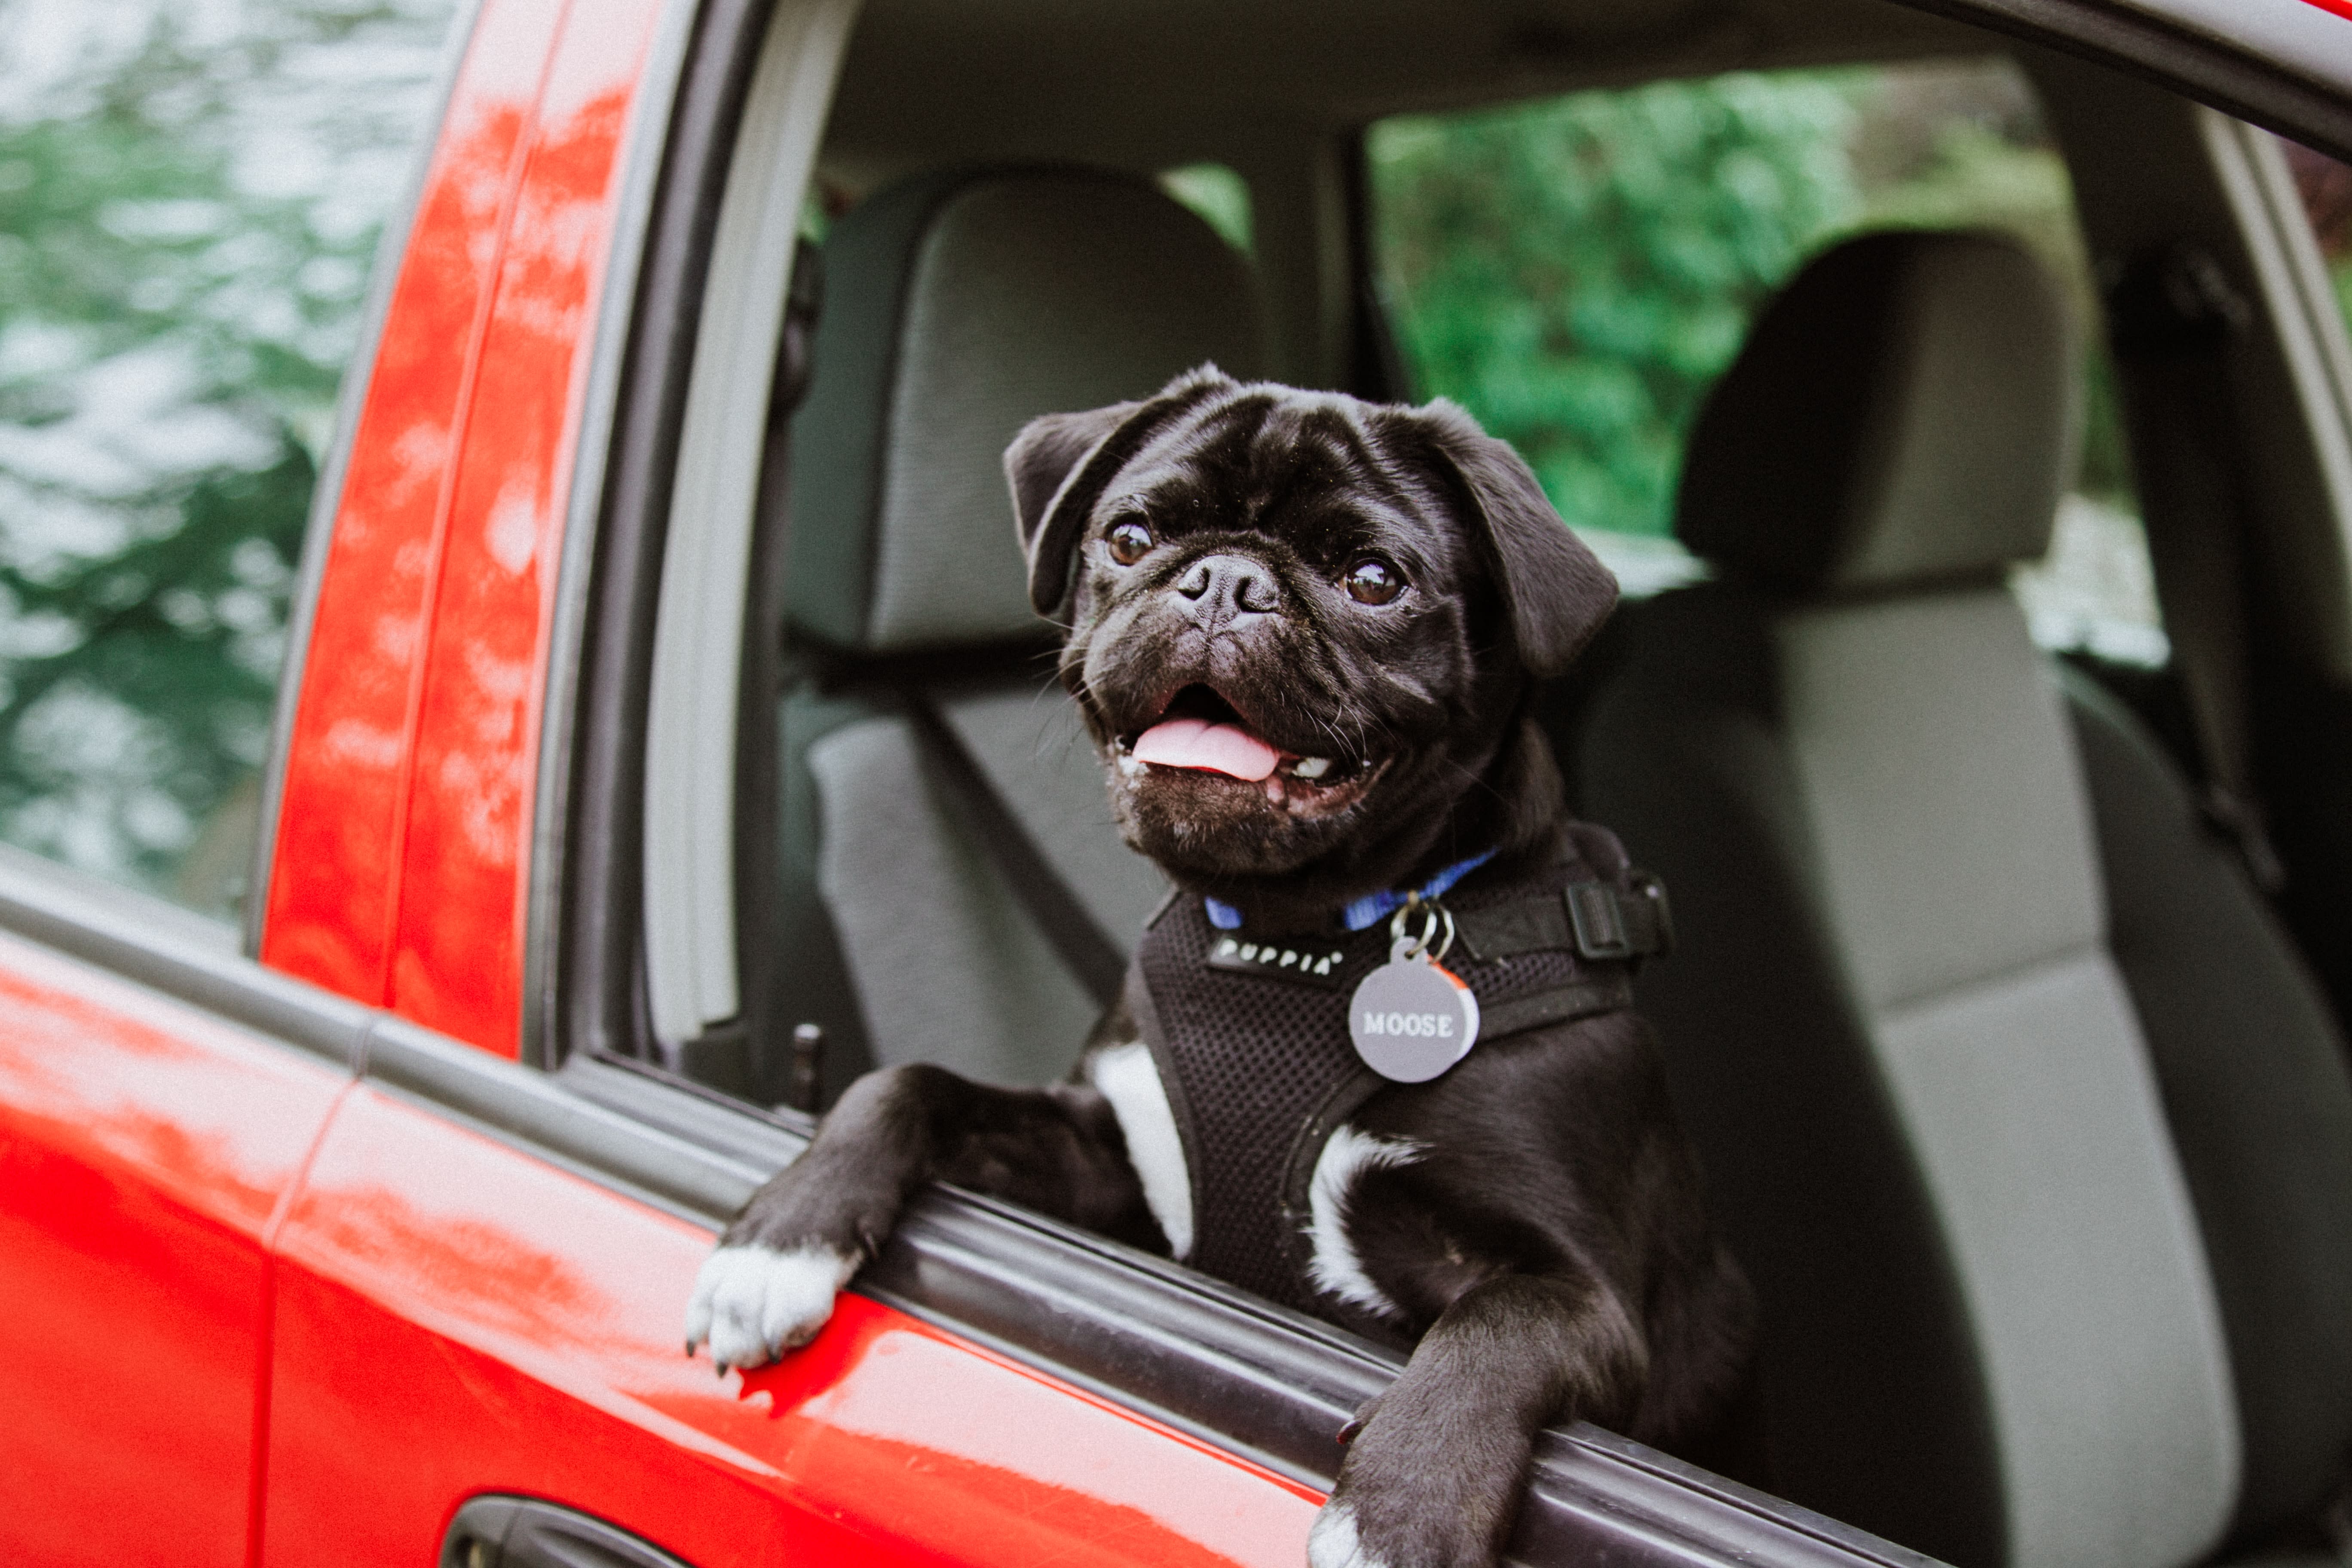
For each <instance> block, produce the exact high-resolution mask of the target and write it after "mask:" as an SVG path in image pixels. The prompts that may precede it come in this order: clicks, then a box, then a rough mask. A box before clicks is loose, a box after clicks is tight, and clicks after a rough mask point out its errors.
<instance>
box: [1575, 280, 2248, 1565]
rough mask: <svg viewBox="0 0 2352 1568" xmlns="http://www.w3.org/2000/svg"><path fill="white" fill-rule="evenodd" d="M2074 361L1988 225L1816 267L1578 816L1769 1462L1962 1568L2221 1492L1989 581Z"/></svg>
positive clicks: (2125, 1556)
mask: <svg viewBox="0 0 2352 1568" xmlns="http://www.w3.org/2000/svg"><path fill="white" fill-rule="evenodd" d="M2073 373H2074V337H2073V334H2072V332H2071V331H2069V330H2068V326H2067V322H2066V321H2065V317H2064V312H2063V308H2062V305H2061V302H2060V301H2059V300H2058V298H2057V296H2056V293H2055V291H2054V289H2053V288H2052V286H2051V285H2050V284H2049V282H2048V281H2047V280H2046V279H2043V278H2042V276H2041V274H2040V272H2039V270H2038V268H2036V267H2035V266H2034V265H2033V263H2032V261H2031V259H2030V258H2027V257H2026V256H2025V255H2024V254H2023V253H2022V252H2021V251H2020V250H2018V249H2017V248H2016V247H2013V246H2011V245H2009V244H2007V243H2005V242H2002V241H1999V240H1995V239H1992V238H1990V237H1971V236H1952V235H1924V234H1906V235H1881V236H1873V237H1866V238H1864V239H1861V240H1857V241H1854V242H1852V243H1850V244H1848V245H1846V246H1844V247H1840V248H1839V249H1838V250H1835V251H1833V252H1832V253H1831V254H1830V255H1828V256H1827V257H1825V258H1822V259H1821V260H1819V261H1817V262H1815V263H1814V264H1813V265H1812V266H1811V268H1808V269H1807V271H1806V272H1805V274H1804V275H1803V276H1802V277H1801V278H1800V279H1798V280H1797V281H1796V282H1795V283H1793V284H1792V285H1791V286H1790V289H1788V290H1787V292H1786V293H1785V294H1784V295H1783V296H1782V297H1781V298H1780V300H1778V301H1776V302H1775V304H1774V305H1773V306H1772V308H1771V309H1770V310H1769V311H1768V312H1767V314H1766V316H1765V317H1764V319H1763V320H1762V321H1760V322H1759V325H1758V327H1757V329H1756V331H1755V333H1754V336H1753V338H1752V339H1751V341H1750V343H1749V345H1748V349H1747V351H1746V353H1744V355H1743V356H1742V358H1741V360H1740V362H1739V363H1738V365H1737V366H1735V367H1734V369H1733V370H1732V371H1731V373H1730V374H1728V375H1727V376H1726V377H1725V379H1724V381H1723V383H1722V384H1720V385H1719V386H1718V388H1717V391H1716V393H1715V394H1714V395H1713V396H1712V398H1711V399H1710V402H1709V405H1708V406H1707V409H1706V413H1705V414H1704V415H1703V416H1702V418H1701V421H1700V424H1699V426H1698V428H1697V430H1696V434H1695V435H1694V437H1693V441H1692V447H1691V451H1690V456H1689V458H1688V464H1687V468H1686V471H1685V479H1684V482H1683V490H1682V499H1681V515H1680V518H1679V520H1678V527H1679V529H1680V531H1681V532H1682V534H1683V536H1684V538H1685V542H1688V543H1689V544H1690V545H1691V546H1692V547H1693V549H1694V550H1695V551H1696V552H1699V553H1700V554H1702V555H1704V556H1706V557H1707V558H1709V559H1710V560H1711V561H1712V562H1714V563H1715V564H1716V565H1717V569H1718V570H1719V572H1720V573H1721V574H1722V581H1719V582H1717V583H1715V584H1707V585H1705V586H1702V587H1700V588H1696V589H1693V590H1688V591H1685V592H1684V593H1681V594H1677V595H1669V596H1667V597H1666V598H1665V599H1664V600H1661V601H1659V602H1657V603H1656V604H1655V605H1652V606H1648V607H1647V611H1646V613H1643V614H1641V615H1637V616H1634V617H1633V618H1632V620H1631V621H1630V622H1629V624H1628V626H1626V627H1625V628H1624V632H1623V636H1622V643H1621V647H1622V656H1623V662H1622V666H1621V668H1620V672H1619V675H1618V677H1617V678H1616V679H1614V680H1613V681H1612V684H1611V685H1610V686H1609V687H1608V688H1607V689H1605V690H1604V691H1603V692H1602V693H1601V695H1600V696H1599V697H1598V699H1597V700H1596V702H1595V705H1594V707H1593V709H1592V710H1591V722H1590V724H1589V726H1588V728H1587V731H1586V733H1585V735H1584V737H1583V741H1582V745H1581V749H1580V763H1581V770H1580V771H1581V775H1582V778H1583V782H1584V786H1585V787H1584V802H1583V804H1584V805H1585V806H1586V808H1587V809H1588V810H1590V811H1591V814H1592V815H1593V816H1595V817H1596V818H1597V819H1599V820H1601V821H1604V822H1608V823H1610V824H1611V825H1612V826H1615V827H1617V828H1618V829H1619V830H1620V831H1621V832H1622V834H1623V835H1624V837H1625V838H1626V840H1627V842H1628V843H1629V845H1631V846H1633V848H1634V849H1635V852H1636V853H1637V854H1639V855H1640V856H1642V857H1643V858H1644V859H1645V861H1646V862H1647V863H1649V864H1652V865H1654V866H1656V867H1657V868H1659V869H1660V870H1661V871H1662V872H1663V873H1664V875H1665V877H1666V879H1667V882H1668V884H1669V885H1670V886H1672V887H1673V888H1674V889H1675V901H1676V906H1677V913H1678V917H1679V921H1678V923H1679V924H1681V925H1682V926H1683V927H1684V929H1685V942H1684V949H1683V952H1682V953H1681V954H1680V955H1678V956H1677V957H1676V958H1675V960H1674V962H1673V963H1670V964H1666V965H1663V966H1660V967H1659V969H1658V970H1656V971H1655V972H1654V974H1652V975H1646V976H1644V979H1643V992H1642V999H1643V1005H1644V1007H1645V1008H1646V1009H1648V1010H1649V1011H1650V1012H1651V1013H1652V1015H1653V1016H1654V1018H1655V1020H1656V1022H1657V1023H1658V1025H1659V1026H1660V1029H1661V1030H1662V1032H1663V1034H1664V1039H1665V1042H1666V1047H1667V1051H1668V1055H1669V1060H1670V1070H1671V1071H1672V1073H1673V1075H1674V1078H1675V1087H1676V1091H1677V1095H1678V1098H1679V1099H1680V1100H1681V1102H1682V1103H1683V1105H1684V1108H1685V1114H1686V1115H1687V1116H1688V1118H1689V1120H1690V1121H1691V1122H1692V1124H1693V1130H1694V1131H1695V1132H1696V1134H1697V1135H1698V1138H1699V1141H1700V1145H1701V1149H1702V1152H1703V1155H1704V1157H1705V1159H1706V1165H1707V1170H1708V1174H1709V1177H1710V1191H1711V1193H1712V1194H1714V1201H1715V1203H1716V1205H1717V1208H1718V1209H1719V1210H1720V1211H1721V1215H1722V1219H1723V1222H1724V1224H1725V1226H1726V1228H1727V1232H1728V1234H1729V1236H1730V1238H1731V1241H1732V1245H1733V1247H1734V1250H1735V1251H1736V1252H1738V1255H1739V1256H1740V1257H1741V1258H1742V1259H1743V1260H1744V1261H1745V1262H1746V1263H1747V1264H1748V1267H1749V1268H1750V1270H1751V1272H1752V1273H1753V1274H1754V1275H1755V1277H1756V1282H1757V1284H1758V1287H1759V1295H1760V1297H1761V1300H1762V1302H1763V1309H1764V1313H1765V1327H1764V1341H1765V1345H1766V1352H1765V1362H1764V1367H1763V1375H1764V1381H1765V1397H1766V1404H1767V1407H1768V1413H1769V1414H1768V1424H1769V1441H1770V1444H1771V1447H1772V1453H1773V1461H1774V1466H1775V1471H1776V1479H1777V1480H1778V1481H1779V1482H1780V1485H1781V1486H1782V1487H1783V1488H1784V1489H1787V1491H1788V1492H1789V1494H1790V1496H1792V1497H1794V1498H1797V1499H1798V1500H1802V1501H1807V1502H1810V1503H1812V1504H1813V1505H1814V1506H1817V1507H1821V1508H1823V1509H1825V1510H1828V1511H1830V1512H1832V1513H1835V1514H1838V1515H1839V1516H1841V1517H1844V1518H1848V1519H1852V1520H1853V1521H1856V1522H1859V1523H1862V1524H1864V1525H1865V1526H1868V1527H1870V1528H1873V1529H1875V1530H1878V1531H1882V1532H1884V1533H1886V1534H1888V1535H1890V1536H1892V1537H1893V1538H1895V1539H1896V1540H1898V1541H1902V1542H1905V1543H1906V1544H1908V1545H1911V1546H1915V1547H1917V1548H1919V1549H1921V1550H1923V1551H1927V1552H1932V1553H1935V1554H1937V1555H1940V1556H1944V1557H1946V1558H1948V1559H1949V1560H1951V1561H1953V1562H1956V1563H1962V1564H1966V1565H1967V1568H1993V1565H1995V1564H2013V1565H2018V1568H2177V1565H2179V1564H2181V1563H2189V1562H2191V1561H2193V1560H2195V1559H2196V1558H2198V1557H2199V1556H2200V1554H2202V1553H2204V1552H2207V1551H2208V1550H2209V1549H2210V1548H2211V1547H2212V1546H2213V1545H2214V1544H2215V1542H2217V1541H2218V1540H2219V1539H2220V1538H2221V1534H2222V1532H2223V1531H2224V1528H2225V1526H2226V1525H2227V1524H2228V1522H2229V1521H2230V1519H2231V1513H2232V1510H2233V1507H2234V1505H2235V1502H2236V1499H2237V1495H2238V1488H2239V1474H2240V1445H2239V1427H2238V1420H2237V1412H2236V1408H2235V1403H2234V1393H2233V1389H2232V1384H2231V1368H2230V1363H2229V1359H2228V1355H2227V1352H2226V1351H2225V1348H2224V1339H2223V1331H2222V1328H2221V1321H2220V1316H2219V1312H2218V1309H2217V1306H2216V1302H2215V1298H2214V1292H2213V1289H2212V1284H2211V1278H2210V1271H2209V1268H2208V1264H2207V1260H2206V1256H2205V1250H2204V1247H2203V1245H2202V1241H2201V1238H2200V1232H2199V1227H2198V1222H2197V1218H2196V1215H2195V1214H2194V1212H2193V1211H2192V1208H2191V1205H2190V1201H2189V1194H2188V1192H2187V1189H2186V1186H2185V1184H2184V1182H2183V1179H2182V1175H2181V1171H2180V1166H2179V1161H2178V1159H2177V1157H2176V1154H2175V1151H2174V1146H2173V1142H2172V1140H2171V1137H2170V1134H2169V1132H2168V1128H2167V1125H2166V1121H2165V1116H2164V1111H2163V1107H2162V1104H2161V1101H2160V1099H2159V1094H2158V1086H2157V1083H2156V1081H2155V1079H2154V1077H2153V1075H2152V1073H2151V1070H2150V1067H2149V1063H2148V1058H2147V1050H2146V1046H2145V1042H2144V1040H2143V1037H2142V1034H2141V1029H2140V1026H2139V1022H2138V1018H2137V1014H2136V1012H2135V1009H2134V1005H2133V1002H2132V999H2131V997H2130V995H2129V994H2128V992H2127V989H2126V984H2125V982H2124V980H2123V978H2122V976H2121V974H2120V973H2119V972H2118V969H2117V966H2116V961H2115V959H2114V956H2113V955H2112V953H2111V952H2110V951H2109V946H2108V933H2107V930H2106V923H2105V920H2106V917H2105V910H2106V900H2105V888H2104V883H2103V879H2102V872H2101V868H2100V863H2099V850H2098V844H2097V839H2096V835H2095V826H2094V824H2093V821H2092V818H2091V814H2090V805H2089V800H2088V796H2087V794H2086V791H2085V787H2084V777H2083V769H2082V765H2081V763H2080V760H2079V758H2078V754H2077V752H2076V749H2075V745H2074V738H2073V735H2072V733H2071V732H2070V731H2069V728H2068V724H2067V720H2066V716H2065V712H2064V710H2063V706H2062V703H2061V700H2060V698H2059V695H2058V692H2057V689H2056V688H2055V685H2054V683H2053V679H2052V677H2051V673H2050V670H2049V668H2048V667H2047V664H2046V662H2045V661H2044V660H2043V658H2042V656H2041V655H2040V653H2039V652H2038V650H2036V649H2035V647H2033V645H2032V642H2031V640H2030V639H2029V638H2028V637H2027V634H2026V629H2025V624H2024V621H2023V618H2022V617H2021V615H2020V614H2019V612H2018V609H2017V607H2016V605H2014V603H2013V602H2012V601H2011V598H2010V596H2009V594H2008V592H2007V590H2006V588H2005V586H2004V585H2003V583H2002V580H2001V574H2002V571H2003V569H2004V568H2005V566H2006V565H2007V563H2010V562H2011V561H2015V560H2019V559H2023V558H2028V557H2032V556H2036V555H2039V554H2040V553H2041V552H2042V550H2043V549H2044V547H2045V546H2046V542H2047V540H2048V536H2049V530H2050V524H2051V519H2052V517H2053V512H2054V510H2055V504H2056V501H2057V500H2058V496H2059V493H2060V487H2061V485H2062V483H2063V479H2064V477H2065V475H2066V473H2067V471H2068V468H2069V467H2070V464H2069V452H2068V442H2069V439H2070V437H2071V430H2072V425H2073V409H2072V405H2071V399H2072V395H2073V394H2072V388H2073Z"/></svg>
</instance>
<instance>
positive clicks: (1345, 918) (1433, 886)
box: [1201, 849, 1495, 931]
mask: <svg viewBox="0 0 2352 1568" xmlns="http://www.w3.org/2000/svg"><path fill="white" fill-rule="evenodd" d="M1493 858H1495V852H1494V851H1493V850H1492V849H1489V850H1487V851H1486V853H1485V854H1483V855H1473V856H1471V857H1470V858H1468V859H1467V860H1456V861H1455V862H1454V864H1453V865H1451V866H1448V867H1447V868H1445V869H1444V870H1443V871H1440V872H1439V873H1438V874H1437V875H1436V876H1434V877H1432V878H1431V879H1429V880H1428V882H1427V883H1425V884H1424V885H1423V887H1422V889H1420V896H1421V897H1423V898H1424V899H1434V898H1437V897H1440V896H1441V895H1443V894H1444V892H1445V890H1446V889H1448V888H1451V887H1452V886H1454V883H1456V882H1458V881H1460V880H1461V879H1463V878H1465V877H1466V876H1468V875H1469V874H1470V873H1471V872H1473V871H1475V870H1476V869H1477V868H1479V867H1481V866H1484V865H1485V864H1486V862H1487V861H1489V860H1492V859H1493ZM1405 898H1406V895H1405V894H1403V893H1398V892H1388V891H1383V892H1378V893H1366V894H1365V895H1364V896H1363V897H1362V898H1360V899H1358V900H1354V901H1353V902H1351V903H1349V905H1348V907H1347V908H1345V909H1343V910H1340V911H1339V923H1340V924H1342V925H1344V926H1346V927H1347V928H1348V929H1349V931H1362V930H1363V929H1364V928H1365V927H1366V926H1369V925H1373V924H1377V923H1378V922H1379V921H1384V920H1386V919H1387V918H1388V917H1389V916H1391V915H1392V914H1394V913H1396V911H1397V910H1401V909H1402V908H1404V900H1405ZM1201 904H1202V908H1203V909H1205V910H1208V912H1209V923H1210V924H1211V925H1213V926H1214V927H1216V928H1217V929H1218V930H1219V931H1239V930H1241V929H1242V912H1241V910H1237V909H1235V908H1234V906H1233V905H1231V904H1229V903H1226V902H1225V901H1224V900H1222V899H1207V898H1204V899H1202V900H1201Z"/></svg>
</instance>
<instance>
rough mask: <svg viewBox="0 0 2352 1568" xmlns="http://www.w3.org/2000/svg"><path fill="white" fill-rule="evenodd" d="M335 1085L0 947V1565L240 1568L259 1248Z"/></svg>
mask: <svg viewBox="0 0 2352 1568" xmlns="http://www.w3.org/2000/svg"><path fill="white" fill-rule="evenodd" d="M349 1083H350V1079H349V1077H348V1075H346V1074H345V1073H342V1072H341V1071H338V1070H337V1069H336V1068H335V1067H334V1066H333V1065H331V1063H329V1062H326V1061H322V1060H320V1059H318V1058H313V1057H310V1056H308V1055H305V1054H302V1053H300V1052H297V1051H294V1050H290V1049H289V1048H287V1047H285V1046H282V1045H279V1044H277V1043H275V1042H272V1041H269V1040H267V1039H264V1038H262V1037H258V1036H256V1035H253V1034H251V1033H248V1032H247V1031H246V1030H244V1029H241V1028H239V1027H237V1026H234V1025H232V1024H229V1023H226V1022H225V1021H223V1020H221V1019H220V1018H218V1017H216V1016H212V1015H210V1014H208V1013H207V1012H205V1011H204V1010H202V1009H199V1008H197V1007H194V1006H190V1005H186V1004H185V1003H183V1002H179V1001H175V1000H172V999H170V998H167V997H163V996H160V995H158V994H155V993H153V992H152V991H149V990H147V989H145V988H143V987H142V986H140V985H137V984H132V983H131V982H129V981H127V980H124V979H122V978H121V977H120V976H118V975H115V974H111V973H107V972H105V971H104V970H101V969H98V968H95V967H93V966H91V965H89V964H87V963H80V962H79V961H77V960H74V959H72V958H68V957H66V956H64V955H61V954H59V953H58V952H54V951H52V950H50V949H47V948H46V947H43V946H40V945H37V944H36V943H33V942H26V941H25V940H23V939H22V938H20V937H17V936H14V935H7V934H0V1163H5V1173H0V1300H5V1301H6V1302H7V1303H8V1307H7V1310H5V1312H0V1365H5V1366H6V1367H7V1368H8V1369H9V1382H10V1392H9V1396H8V1402H7V1410H8V1418H7V1419H6V1420H5V1421H0V1476H5V1477H6V1478H7V1484H6V1486H5V1488H0V1491H5V1493H7V1494H9V1495H12V1496H14V1497H16V1498H17V1499H19V1500H23V1501H35V1500H37V1506H34V1507H15V1508H10V1509H9V1510H6V1511H5V1513H0V1542H5V1543H6V1544H7V1547H8V1550H6V1551H5V1552H0V1555H5V1556H6V1557H7V1558H8V1559H9V1560H11V1561H16V1562H38V1563H124V1562H136V1561H152V1560H153V1556H154V1552H155V1550H156V1546H157V1543H158V1542H172V1543H173V1546H172V1556H173V1560H174V1561H176V1562H180V1563H188V1564H203V1563H242V1562H244V1561H245V1560H246V1552H247V1529H248V1515H249V1499H250V1497H251V1495H252V1491H253V1487H252V1482H253V1479H254V1478H253V1474H252V1461H253V1458H254V1446H255V1442H254V1421H255V1417H256V1415H257V1382H256V1380H257V1375H258V1373H259V1372H260V1369H261V1367H262V1366H263V1364H264V1360H263V1356H264V1346H265V1344H266V1326H267V1322H268V1287H269V1263H268V1237H269V1232H270V1227H271V1225H272V1221H273V1218H274V1216H275V1215H277V1214H278V1210H279V1207H280V1205H281V1204H282V1203H283V1202H284V1201H285V1200H286V1198H287V1197H288V1196H289V1194H290V1193H291V1192H292V1191H293V1189H294V1185H295V1182H296V1178H297V1175H298V1173H299V1170H300V1167H301V1163H302V1161H303V1159H304V1158H305V1156H306V1154H307V1153H308V1152H309V1151H310V1147H311V1144H312V1142H313V1141H314V1140H315V1138H316V1136H317V1134H318V1132H319V1130H320V1127H321V1126H322V1125H323V1124H324V1123H325V1121H326V1119H327V1115H328V1112H329V1110H330V1109H331V1107H332V1105H333V1103H334V1100H335V1098H336V1096H337V1095H339V1094H340V1093H341V1092H342V1091H343V1090H344V1089H345V1088H347V1087H348V1085H349Z"/></svg>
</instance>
